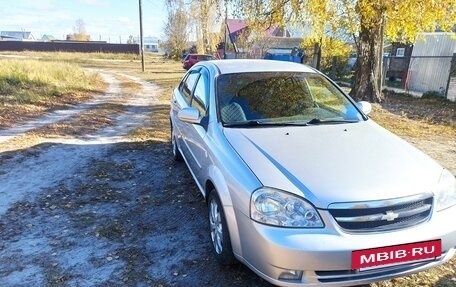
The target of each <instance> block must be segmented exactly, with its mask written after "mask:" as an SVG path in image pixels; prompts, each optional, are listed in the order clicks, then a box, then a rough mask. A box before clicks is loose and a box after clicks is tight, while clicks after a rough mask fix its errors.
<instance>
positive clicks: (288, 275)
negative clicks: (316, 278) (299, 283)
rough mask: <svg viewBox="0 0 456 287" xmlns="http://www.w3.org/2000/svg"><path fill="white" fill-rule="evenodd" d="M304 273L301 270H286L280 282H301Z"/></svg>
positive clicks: (281, 275) (280, 277)
mask: <svg viewBox="0 0 456 287" xmlns="http://www.w3.org/2000/svg"><path fill="white" fill-rule="evenodd" d="M301 278H302V271H299V270H285V271H283V272H282V273H281V274H280V276H279V280H301Z"/></svg>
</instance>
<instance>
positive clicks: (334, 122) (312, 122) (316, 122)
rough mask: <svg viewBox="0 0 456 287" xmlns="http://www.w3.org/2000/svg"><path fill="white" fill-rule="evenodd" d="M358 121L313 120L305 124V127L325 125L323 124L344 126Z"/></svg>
mask: <svg viewBox="0 0 456 287" xmlns="http://www.w3.org/2000/svg"><path fill="white" fill-rule="evenodd" d="M357 122H358V120H343V119H342V120H321V119H319V118H313V119H311V120H310V121H308V122H307V123H306V125H325V124H345V123H357Z"/></svg>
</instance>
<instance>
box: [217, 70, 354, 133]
mask: <svg viewBox="0 0 456 287" xmlns="http://www.w3.org/2000/svg"><path fill="white" fill-rule="evenodd" d="M217 101H218V109H219V114H220V116H221V120H222V123H223V124H224V125H225V126H235V125H236V126H237V125H243V124H245V125H246V126H253V125H259V124H268V125H271V124H278V125H284V124H290V125H309V124H322V123H343V122H357V121H360V120H362V119H363V116H362V115H361V114H360V113H359V112H358V110H357V109H356V108H355V106H354V105H353V104H352V103H351V102H350V101H349V100H348V99H347V98H346V97H345V95H344V94H342V93H341V92H340V91H339V90H338V89H337V88H336V87H335V86H334V85H333V84H332V83H331V82H329V81H328V80H326V79H325V78H324V77H322V76H321V75H318V74H313V73H298V72H264V73H238V74H225V75H221V76H219V77H218V78H217Z"/></svg>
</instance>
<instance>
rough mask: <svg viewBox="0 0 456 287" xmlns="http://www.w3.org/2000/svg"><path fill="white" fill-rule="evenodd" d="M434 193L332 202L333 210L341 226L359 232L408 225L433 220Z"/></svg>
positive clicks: (331, 208) (332, 213)
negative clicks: (396, 197) (365, 200)
mask: <svg viewBox="0 0 456 287" xmlns="http://www.w3.org/2000/svg"><path fill="white" fill-rule="evenodd" d="M432 201H433V198H432V195H429V194H425V195H418V196H412V197H405V198H398V199H392V200H383V201H371V202H353V203H343V204H338V203H336V204H331V205H330V206H329V212H330V213H331V215H332V216H333V217H334V219H335V220H336V222H337V223H338V224H339V226H340V227H342V228H344V229H346V230H350V231H359V232H371V231H372V232H374V231H386V230H392V229H399V228H405V227H408V226H413V225H416V224H419V223H421V222H424V221H426V220H428V219H429V217H430V216H431V211H432Z"/></svg>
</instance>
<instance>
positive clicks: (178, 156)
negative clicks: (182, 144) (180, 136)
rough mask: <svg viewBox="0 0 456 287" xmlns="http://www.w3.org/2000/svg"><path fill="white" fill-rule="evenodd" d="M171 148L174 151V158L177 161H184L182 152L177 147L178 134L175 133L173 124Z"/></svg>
mask: <svg viewBox="0 0 456 287" xmlns="http://www.w3.org/2000/svg"><path fill="white" fill-rule="evenodd" d="M171 149H172V151H173V159H174V160H175V161H182V160H183V158H182V154H181V153H180V151H179V148H178V147H177V143H176V136H175V135H174V133H173V126H172V124H171Z"/></svg>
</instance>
